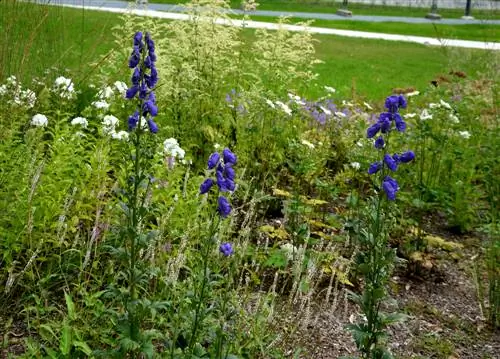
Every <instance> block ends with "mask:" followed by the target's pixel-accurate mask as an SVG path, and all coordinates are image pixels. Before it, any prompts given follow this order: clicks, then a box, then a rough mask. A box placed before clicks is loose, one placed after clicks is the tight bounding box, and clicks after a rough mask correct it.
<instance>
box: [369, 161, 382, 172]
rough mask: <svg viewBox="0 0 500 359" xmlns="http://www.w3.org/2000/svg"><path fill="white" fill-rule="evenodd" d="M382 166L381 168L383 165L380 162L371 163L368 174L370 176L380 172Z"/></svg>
mask: <svg viewBox="0 0 500 359" xmlns="http://www.w3.org/2000/svg"><path fill="white" fill-rule="evenodd" d="M382 166H383V164H382V162H381V161H378V162H374V163H372V164H371V165H370V167H369V168H368V174H370V175H372V174H375V173H377V172H378V171H380V170H381V169H382Z"/></svg>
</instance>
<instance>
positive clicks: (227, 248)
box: [219, 242, 234, 257]
mask: <svg viewBox="0 0 500 359" xmlns="http://www.w3.org/2000/svg"><path fill="white" fill-rule="evenodd" d="M219 251H220V252H221V253H222V254H223V255H224V256H226V257H229V256H230V255H231V254H233V253H234V251H233V246H232V245H231V243H227V242H226V243H222V244H221V245H220V247H219Z"/></svg>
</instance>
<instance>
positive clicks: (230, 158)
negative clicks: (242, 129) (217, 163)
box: [222, 148, 238, 165]
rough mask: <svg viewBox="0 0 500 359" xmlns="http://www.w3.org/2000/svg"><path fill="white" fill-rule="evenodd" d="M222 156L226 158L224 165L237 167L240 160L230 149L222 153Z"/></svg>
mask: <svg viewBox="0 0 500 359" xmlns="http://www.w3.org/2000/svg"><path fill="white" fill-rule="evenodd" d="M222 156H223V158H224V164H231V165H235V164H236V162H237V160H238V158H237V157H236V155H235V154H234V153H233V152H231V150H230V149H229V148H225V149H224V151H222Z"/></svg>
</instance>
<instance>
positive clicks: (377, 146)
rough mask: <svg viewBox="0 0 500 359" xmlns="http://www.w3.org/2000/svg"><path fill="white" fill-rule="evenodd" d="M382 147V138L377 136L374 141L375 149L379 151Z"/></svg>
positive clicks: (383, 143)
mask: <svg viewBox="0 0 500 359" xmlns="http://www.w3.org/2000/svg"><path fill="white" fill-rule="evenodd" d="M384 145H385V142H384V138H383V137H382V136H379V137H378V138H377V139H376V140H375V148H378V149H381V148H384Z"/></svg>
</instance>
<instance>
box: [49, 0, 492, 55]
mask: <svg viewBox="0 0 500 359" xmlns="http://www.w3.org/2000/svg"><path fill="white" fill-rule="evenodd" d="M88 2H89V1H85V0H78V1H75V0H59V1H58V2H57V3H48V4H49V5H55V6H67V7H73V8H82V7H85V8H86V9H88V10H100V11H109V12H114V13H125V12H127V11H132V13H133V14H135V15H139V16H150V17H156V18H162V19H170V20H189V18H190V16H189V15H188V14H180V13H174V12H163V11H156V10H150V9H134V10H128V9H127V8H126V6H127V3H125V2H122V4H123V6H122V7H103V6H94V5H92V6H90V5H88ZM215 22H216V23H217V24H220V25H227V26H237V27H242V26H245V27H246V28H253V29H269V30H276V29H277V28H278V27H279V25H278V24H276V23H268V22H261V21H242V20H235V19H222V18H219V19H216V21H215ZM282 26H283V27H284V28H286V29H288V30H289V31H309V32H311V33H314V34H326V35H338V36H346V37H356V38H365V39H383V40H389V41H405V42H414V43H419V44H424V45H433V46H452V47H464V48H473V49H487V50H500V43H491V42H490V43H488V42H480V41H467V40H454V39H435V38H430V37H422V36H407V35H394V34H381V33H375V32H363V31H351V30H337V29H330V28H322V27H305V26H300V25H282Z"/></svg>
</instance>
